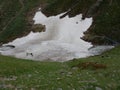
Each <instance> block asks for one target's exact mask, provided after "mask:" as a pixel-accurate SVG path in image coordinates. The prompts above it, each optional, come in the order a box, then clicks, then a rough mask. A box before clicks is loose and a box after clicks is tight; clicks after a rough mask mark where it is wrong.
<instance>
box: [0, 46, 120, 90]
mask: <svg viewBox="0 0 120 90" xmlns="http://www.w3.org/2000/svg"><path fill="white" fill-rule="evenodd" d="M119 55H120V46H119V47H116V48H114V49H113V50H110V51H109V52H105V53H103V54H102V55H99V56H94V57H89V58H83V59H74V60H71V61H68V62H63V63H60V62H39V61H31V60H23V59H16V58H13V57H7V56H0V90H14V89H15V88H16V89H22V90H31V89H35V90H96V88H97V87H99V88H102V89H103V90H120V70H119V68H120V65H119V64H120V56H119ZM85 62H97V63H100V64H104V65H106V66H107V68H106V69H103V68H101V69H93V68H89V67H88V68H85V69H81V68H79V67H77V65H78V64H79V63H85ZM73 66H74V68H73Z"/></svg>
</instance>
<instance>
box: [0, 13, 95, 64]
mask: <svg viewBox="0 0 120 90" xmlns="http://www.w3.org/2000/svg"><path fill="white" fill-rule="evenodd" d="M63 14H64V13H62V14H60V15H57V16H51V17H46V16H45V15H44V14H43V13H42V12H41V11H38V12H37V13H36V14H35V16H34V18H33V20H34V21H35V23H34V24H42V25H45V26H46V31H45V32H40V33H33V32H31V33H30V34H29V35H27V36H25V37H22V38H18V39H16V40H14V41H13V42H10V43H8V44H10V45H14V46H15V48H14V49H9V50H6V51H1V54H3V55H10V56H14V57H17V58H23V59H32V60H39V61H42V60H52V61H59V62H62V61H67V60H71V59H73V58H82V57H87V56H91V55H95V54H96V53H95V52H94V51H91V50H88V49H89V48H90V47H91V46H92V45H91V43H88V42H85V41H83V40H82V39H80V37H82V36H83V32H85V31H86V30H87V29H88V28H89V27H90V26H91V24H92V18H86V19H85V20H81V17H82V15H81V14H80V15H77V16H75V17H72V18H69V17H68V16H66V17H64V18H62V19H60V18H59V17H60V16H61V15H63ZM31 54H32V55H31Z"/></svg>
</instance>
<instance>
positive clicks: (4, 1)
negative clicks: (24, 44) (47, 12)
mask: <svg viewBox="0 0 120 90" xmlns="http://www.w3.org/2000/svg"><path fill="white" fill-rule="evenodd" d="M46 2H47V0H9V1H8V0H0V42H2V43H6V42H9V41H11V40H14V39H15V38H17V37H21V36H23V35H24V34H26V32H27V33H28V32H30V29H29V28H28V26H29V25H28V24H29V22H28V20H27V17H29V16H27V14H28V13H29V12H30V11H32V9H33V8H35V7H38V6H40V5H41V4H44V3H46Z"/></svg>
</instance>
